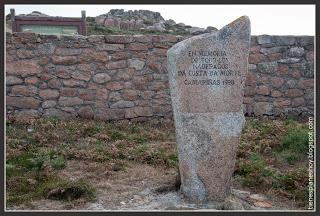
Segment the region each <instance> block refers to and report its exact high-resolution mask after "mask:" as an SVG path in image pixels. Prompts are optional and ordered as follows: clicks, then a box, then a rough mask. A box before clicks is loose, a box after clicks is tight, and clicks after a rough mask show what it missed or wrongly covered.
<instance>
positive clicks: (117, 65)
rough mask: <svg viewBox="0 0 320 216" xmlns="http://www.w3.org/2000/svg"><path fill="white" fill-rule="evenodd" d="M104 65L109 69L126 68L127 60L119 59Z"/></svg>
mask: <svg viewBox="0 0 320 216" xmlns="http://www.w3.org/2000/svg"><path fill="white" fill-rule="evenodd" d="M106 66H107V68H108V69H109V70H113V69H120V68H126V67H127V61H126V60H120V61H114V62H108V64H107V65H106Z"/></svg>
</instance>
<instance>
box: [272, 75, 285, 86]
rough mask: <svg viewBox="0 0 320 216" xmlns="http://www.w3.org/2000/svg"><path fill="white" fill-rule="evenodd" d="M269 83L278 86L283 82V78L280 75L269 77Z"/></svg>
mask: <svg viewBox="0 0 320 216" xmlns="http://www.w3.org/2000/svg"><path fill="white" fill-rule="evenodd" d="M270 81H271V85H272V86H273V87H275V88H280V87H282V85H283V84H284V79H282V78H280V77H270Z"/></svg>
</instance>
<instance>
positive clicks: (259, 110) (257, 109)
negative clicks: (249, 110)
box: [253, 102, 274, 116]
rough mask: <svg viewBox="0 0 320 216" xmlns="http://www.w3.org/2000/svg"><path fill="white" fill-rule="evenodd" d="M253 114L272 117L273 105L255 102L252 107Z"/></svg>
mask: <svg viewBox="0 0 320 216" xmlns="http://www.w3.org/2000/svg"><path fill="white" fill-rule="evenodd" d="M253 113H254V114H255V115H256V116H262V115H273V113H274V110H273V104H271V103H268V102H256V103H255V104H254V107H253Z"/></svg>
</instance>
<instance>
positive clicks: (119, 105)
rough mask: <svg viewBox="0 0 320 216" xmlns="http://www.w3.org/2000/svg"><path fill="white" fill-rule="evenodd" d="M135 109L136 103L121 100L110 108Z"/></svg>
mask: <svg viewBox="0 0 320 216" xmlns="http://www.w3.org/2000/svg"><path fill="white" fill-rule="evenodd" d="M131 107H134V103H133V102H132V101H125V100H120V101H117V102H115V103H113V104H111V106H110V108H111V109H117V108H119V109H123V108H131Z"/></svg>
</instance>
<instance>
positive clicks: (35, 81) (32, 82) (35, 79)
mask: <svg viewBox="0 0 320 216" xmlns="http://www.w3.org/2000/svg"><path fill="white" fill-rule="evenodd" d="M24 82H25V84H27V85H37V84H38V82H39V79H38V77H36V76H32V77H26V78H25V79H24Z"/></svg>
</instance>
